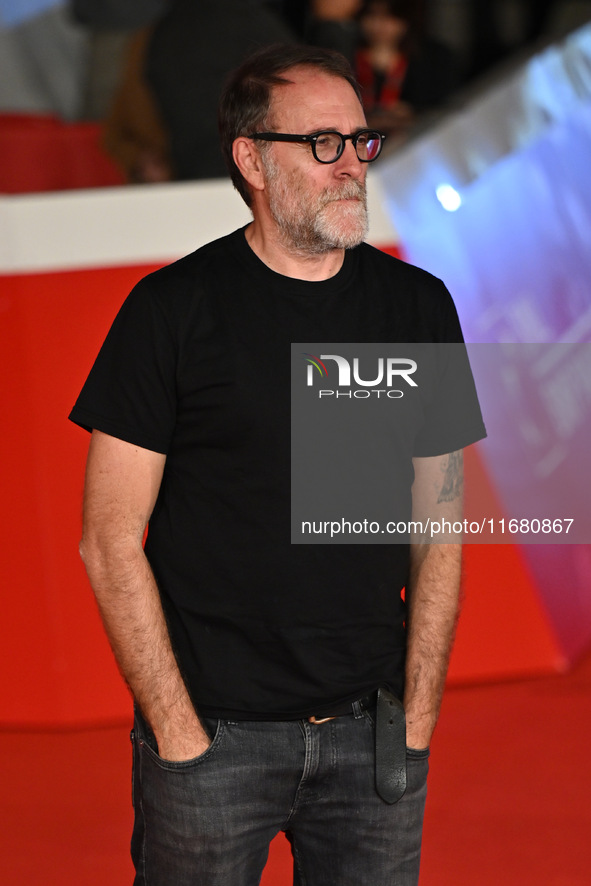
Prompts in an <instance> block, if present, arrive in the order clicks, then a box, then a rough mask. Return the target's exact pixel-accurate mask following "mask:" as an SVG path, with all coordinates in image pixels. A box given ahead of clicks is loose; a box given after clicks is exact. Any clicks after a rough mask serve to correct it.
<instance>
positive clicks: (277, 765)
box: [131, 711, 428, 886]
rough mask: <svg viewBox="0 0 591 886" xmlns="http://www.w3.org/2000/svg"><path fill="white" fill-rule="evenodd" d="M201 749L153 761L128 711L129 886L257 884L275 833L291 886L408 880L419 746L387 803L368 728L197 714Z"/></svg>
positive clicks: (147, 737)
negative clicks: (288, 852) (378, 786)
mask: <svg viewBox="0 0 591 886" xmlns="http://www.w3.org/2000/svg"><path fill="white" fill-rule="evenodd" d="M205 726H206V728H207V729H208V730H209V731H210V734H211V736H212V739H213V741H212V744H211V746H210V747H209V748H208V749H207V750H206V751H205V753H204V754H202V755H201V756H199V757H196V758H195V759H194V760H189V761H187V762H181V763H171V762H167V761H165V760H162V759H161V758H160V757H159V756H158V754H157V749H156V744H155V742H154V738H153V736H152V734H151V731H150V730H149V729H148V728H147V727H146V725H145V724H144V723H143V721H142V720H141V718H139V717H136V723H135V728H134V732H133V733H132V741H133V746H134V773H133V801H134V809H135V825H134V831H133V838H132V847H131V848H132V857H133V861H134V864H135V868H136V877H135V886H255V884H258V883H259V881H260V878H261V873H262V870H263V867H264V865H265V862H266V860H267V854H268V848H269V843H270V841H271V840H272V839H273V837H274V836H275V835H276V834H277V833H278V832H279V831H285V833H286V834H287V836H288V838H289V840H290V842H291V845H292V851H293V857H294V884H297V886H416V884H417V882H418V876H419V862H420V851H421V831H422V822H423V811H424V806H425V797H426V792H427V786H426V781H427V770H428V751H412V750H410V751H408V753H407V761H408V776H407V778H408V786H407V790H406V793H405V795H404V796H403V798H402V799H401V800H400V801H399V802H398V803H395V804H394V805H388V804H387V803H385V802H384V801H383V800H382V799H381V798H380V797H379V796H378V794H377V793H376V790H375V774H374V741H375V735H374V723H373V718H372V716H371V713H369V712H367V711H363V712H361V711H359V712H358V715H356V716H354V715H353V714H351V715H348V716H345V717H338V718H337V719H334V720H330V721H329V722H327V723H321V724H318V725H314V724H311V723H308V721H307V720H292V721H288V722H276V721H274V722H256V721H240V722H234V721H228V720H206V721H205Z"/></svg>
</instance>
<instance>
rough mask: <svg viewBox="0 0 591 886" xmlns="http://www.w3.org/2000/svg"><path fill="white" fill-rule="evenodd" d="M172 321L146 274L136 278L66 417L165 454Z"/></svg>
mask: <svg viewBox="0 0 591 886" xmlns="http://www.w3.org/2000/svg"><path fill="white" fill-rule="evenodd" d="M173 325H174V324H173V323H172V321H171V317H170V315H169V313H168V311H167V310H166V301H165V298H164V297H163V296H161V295H157V294H156V293H155V292H154V291H153V289H152V287H151V285H150V282H149V279H148V278H145V279H144V280H142V281H140V282H139V283H138V284H137V286H136V287H135V288H134V289H133V290H132V292H131V293H130V295H129V296H128V298H127V299H126V301H125V302H124V304H123V306H122V307H121V310H120V311H119V313H118V314H117V317H116V318H115V320H114V322H113V325H112V326H111V329H110V331H109V333H108V335H107V337H106V339H105V341H104V344H103V346H102V348H101V350H100V352H99V354H98V356H97V358H96V361H95V363H94V365H93V367H92V369H91V371H90V374H89V376H88V378H87V380H86V382H85V384H84V387H83V388H82V391H81V392H80V395H79V397H78V399H77V401H76V404H75V406H74V408H73V409H72V411H71V413H70V416H69V418H70V420H71V421H73V422H75V423H76V424H78V425H80V426H81V427H83V428H85V429H86V430H92V429H96V430H99V431H103V432H104V433H106V434H110V435H111V436H113V437H117V438H119V439H121V440H125V441H126V442H129V443H133V444H134V445H136V446H141V447H143V448H145V449H151V450H153V451H155V452H161V453H167V451H168V448H169V446H170V441H171V439H172V434H173V430H174V427H175V422H176V368H177V361H178V341H177V336H176V335H175V331H174V329H173Z"/></svg>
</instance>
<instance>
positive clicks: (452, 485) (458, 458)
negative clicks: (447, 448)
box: [437, 449, 464, 503]
mask: <svg viewBox="0 0 591 886" xmlns="http://www.w3.org/2000/svg"><path fill="white" fill-rule="evenodd" d="M443 470H444V471H445V476H444V478H443V485H442V487H441V490H440V492H439V498H438V499H437V501H438V503H439V502H442V501H453V500H454V499H456V498H458V497H459V496H461V494H462V490H463V488H464V463H463V458H462V450H461V449H458V450H457V452H450V453H449V456H448V458H447V464H446V465H445V467H444V468H443Z"/></svg>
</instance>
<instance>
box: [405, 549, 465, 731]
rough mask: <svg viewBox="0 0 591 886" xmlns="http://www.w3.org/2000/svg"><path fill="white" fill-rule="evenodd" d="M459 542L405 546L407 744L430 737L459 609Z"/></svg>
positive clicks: (437, 711) (443, 683)
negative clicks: (407, 576)
mask: <svg viewBox="0 0 591 886" xmlns="http://www.w3.org/2000/svg"><path fill="white" fill-rule="evenodd" d="M460 575H461V545H460V544H441V545H440V544H422V545H420V544H417V545H412V546H411V570H410V581H409V586H408V588H407V595H406V596H407V613H408V614H407V658H406V686H405V693H404V708H405V711H406V722H407V743H408V745H409V746H410V747H416V748H423V747H427V746H428V744H429V742H430V741H431V736H432V733H433V730H434V729H435V724H436V723H437V717H438V715H439V708H440V705H441V697H442V695H443V688H444V685H445V677H446V674H447V668H448V663H449V655H450V652H451V647H452V643H453V638H454V633H455V626H456V622H457V617H458V612H459V595H460Z"/></svg>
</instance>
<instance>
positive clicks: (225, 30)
mask: <svg viewBox="0 0 591 886" xmlns="http://www.w3.org/2000/svg"><path fill="white" fill-rule="evenodd" d="M293 39H294V38H293V37H292V34H291V32H290V30H289V28H288V26H287V24H286V23H285V22H284V21H283V19H282V17H281V16H280V15H279V13H278V12H277V11H275V9H273V8H271V7H268V6H267V5H266V4H265V3H263V2H261V0H199V2H196V0H172V2H171V3H170V4H169V9H168V11H167V13H166V14H165V15H164V16H163V17H162V18H160V19H159V20H158V21H157V22H156V23H155V24H154V25H152V26H150V27H149V28H147V29H146V30H144V31H143V32H141V33H139V34H137V35H136V37H135V38H134V40H133V41H132V43H131V45H130V48H129V52H128V56H127V60H126V64H125V68H124V75H123V79H122V81H121V84H120V87H119V89H118V91H117V94H116V96H115V99H114V102H113V106H112V109H111V111H110V113H109V115H108V119H107V122H106V138H105V144H106V147H107V149H108V151H109V153H110V154H111V155H112V156H113V157H114V158H115V159H116V160H117V162H118V163H119V164H120V165H121V166H122V168H123V169H124V171H125V173H126V175H127V177H128V179H129V181H132V182H150V181H152V182H154V181H166V180H174V181H182V180H188V179H203V178H220V177H225V176H226V175H227V170H226V166H225V164H224V161H223V158H222V155H221V151H220V148H219V141H218V132H217V105H218V99H219V95H220V92H221V88H222V84H223V81H224V79H225V77H226V75H227V73H228V71H229V70H231V69H232V68H233V67H236V65H238V64H239V63H240V62H241V61H242V60H243V59H244V58H245V57H246V56H247V55H248V54H249V53H250V52H252V51H253V50H254V49H256V48H258V47H260V46H264V45H267V44H270V43H276V42H282V43H287V42H289V41H291V40H293Z"/></svg>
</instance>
